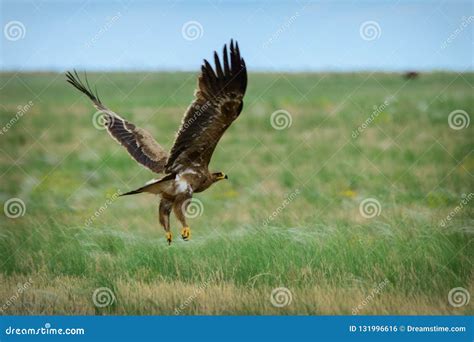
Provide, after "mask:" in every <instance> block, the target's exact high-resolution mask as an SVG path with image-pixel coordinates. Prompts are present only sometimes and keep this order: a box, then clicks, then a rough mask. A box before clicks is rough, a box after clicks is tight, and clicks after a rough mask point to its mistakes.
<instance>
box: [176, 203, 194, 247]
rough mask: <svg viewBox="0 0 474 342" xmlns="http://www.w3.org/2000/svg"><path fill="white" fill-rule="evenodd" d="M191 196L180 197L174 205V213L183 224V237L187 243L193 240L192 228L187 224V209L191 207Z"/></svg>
mask: <svg viewBox="0 0 474 342" xmlns="http://www.w3.org/2000/svg"><path fill="white" fill-rule="evenodd" d="M190 198H191V197H190V196H179V197H177V198H176V200H175V201H174V203H173V211H174V214H175V215H176V218H177V219H178V221H179V222H181V225H182V229H181V237H182V238H183V240H185V241H187V240H189V239H190V238H191V228H189V226H188V224H187V223H186V214H185V213H186V208H187V206H188V205H189V199H190Z"/></svg>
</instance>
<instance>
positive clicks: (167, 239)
mask: <svg viewBox="0 0 474 342" xmlns="http://www.w3.org/2000/svg"><path fill="white" fill-rule="evenodd" d="M172 240H173V235H172V234H171V232H166V241H168V245H171V241H172Z"/></svg>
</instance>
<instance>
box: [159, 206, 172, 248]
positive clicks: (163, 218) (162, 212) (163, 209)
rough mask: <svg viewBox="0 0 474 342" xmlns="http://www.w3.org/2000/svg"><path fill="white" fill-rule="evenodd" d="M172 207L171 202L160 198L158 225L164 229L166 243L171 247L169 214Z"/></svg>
mask: <svg viewBox="0 0 474 342" xmlns="http://www.w3.org/2000/svg"><path fill="white" fill-rule="evenodd" d="M172 207H173V202H171V201H168V200H167V199H164V198H162V199H161V201H160V209H159V219H160V223H161V225H162V226H163V228H164V229H165V234H166V241H168V245H171V240H172V239H173V236H172V235H171V231H170V213H171V208H172Z"/></svg>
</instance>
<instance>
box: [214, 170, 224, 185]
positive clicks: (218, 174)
mask: <svg viewBox="0 0 474 342" xmlns="http://www.w3.org/2000/svg"><path fill="white" fill-rule="evenodd" d="M227 178H228V177H227V175H226V174H225V173H224V172H214V173H213V174H212V182H213V183H215V182H218V181H220V180H222V179H227Z"/></svg>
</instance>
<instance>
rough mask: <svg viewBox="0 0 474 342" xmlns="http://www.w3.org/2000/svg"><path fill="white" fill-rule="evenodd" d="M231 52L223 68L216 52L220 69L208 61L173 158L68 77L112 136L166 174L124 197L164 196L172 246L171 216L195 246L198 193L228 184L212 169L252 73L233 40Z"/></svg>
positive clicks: (163, 218) (163, 215) (162, 209)
mask: <svg viewBox="0 0 474 342" xmlns="http://www.w3.org/2000/svg"><path fill="white" fill-rule="evenodd" d="M229 50H230V51H229V52H230V53H228V52H227V46H226V45H224V49H223V64H221V62H220V60H219V56H218V54H217V52H214V63H215V69H213V68H212V66H211V65H210V64H209V62H208V61H207V60H204V63H203V65H202V67H201V74H200V75H199V78H198V82H197V89H196V91H195V93H194V96H195V99H194V101H193V102H192V103H191V105H190V106H189V107H188V109H187V110H186V112H185V114H184V118H183V121H182V123H181V127H180V128H179V131H178V133H177V135H176V139H175V142H174V145H173V147H172V148H171V151H170V152H169V153H167V152H166V151H165V150H164V149H163V147H162V146H161V145H160V144H158V143H157V142H156V141H155V139H153V137H152V136H151V134H150V133H149V132H147V131H146V130H144V129H142V128H139V127H137V126H135V125H134V124H133V123H131V122H130V121H127V120H125V119H124V118H122V117H121V116H119V115H118V114H117V113H115V112H113V111H111V110H110V109H108V108H107V107H106V106H105V105H104V104H103V103H102V102H101V100H100V99H99V96H98V93H97V90H96V91H95V92H93V91H92V89H91V87H90V85H89V82H88V80H87V77H86V79H85V83H84V82H82V81H81V79H80V78H79V75H78V74H77V72H76V71H75V70H74V73H71V72H67V73H66V78H67V81H68V82H69V83H70V84H72V85H73V86H74V87H75V88H77V89H78V90H80V91H81V92H83V93H84V94H86V95H87V96H88V97H89V99H90V100H91V101H92V103H93V104H94V107H95V108H96V109H97V110H99V111H100V112H102V113H103V116H104V119H105V120H104V125H105V126H106V127H107V130H108V132H109V133H110V135H111V136H112V137H113V138H114V139H115V140H116V141H118V142H119V143H120V144H121V145H122V146H124V147H125V148H126V149H127V151H128V153H129V154H130V155H131V157H132V158H133V159H135V160H136V161H137V162H138V163H140V164H142V165H144V166H146V167H147V168H149V169H150V170H152V171H153V172H156V173H158V174H160V173H162V174H163V177H161V178H160V179H158V180H152V181H149V182H148V183H146V185H145V186H143V187H141V188H139V189H137V190H133V191H130V192H127V193H125V194H123V195H133V194H138V193H142V192H148V193H152V194H155V195H160V197H161V201H160V205H159V221H160V223H161V225H162V226H163V228H164V230H165V234H166V239H167V241H168V244H171V241H172V234H171V231H170V219H169V217H170V213H171V210H173V211H174V213H175V215H176V217H177V219H178V220H179V221H180V223H181V225H182V230H181V236H182V238H183V239H184V240H189V239H190V237H191V229H190V228H189V226H188V224H187V223H186V215H185V213H186V208H187V206H188V205H189V203H190V201H191V198H192V196H193V193H195V192H201V191H204V190H206V189H207V188H209V187H210V186H211V185H212V184H214V183H216V182H218V181H220V180H222V179H227V175H225V174H224V173H223V172H213V173H211V172H210V171H209V169H208V166H209V162H210V160H211V156H212V153H213V152H214V150H215V148H216V145H217V143H218V142H219V139H220V138H221V137H222V135H223V134H224V132H225V131H226V129H227V128H228V127H229V126H230V125H231V124H232V122H234V120H235V119H237V117H238V116H239V114H240V112H241V111H242V107H243V97H244V94H245V89H246V88H247V69H246V67H245V62H244V60H243V58H242V57H240V51H239V45H238V43H237V42H236V43H235V44H234V42H233V41H232V40H231V41H230V45H229Z"/></svg>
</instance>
